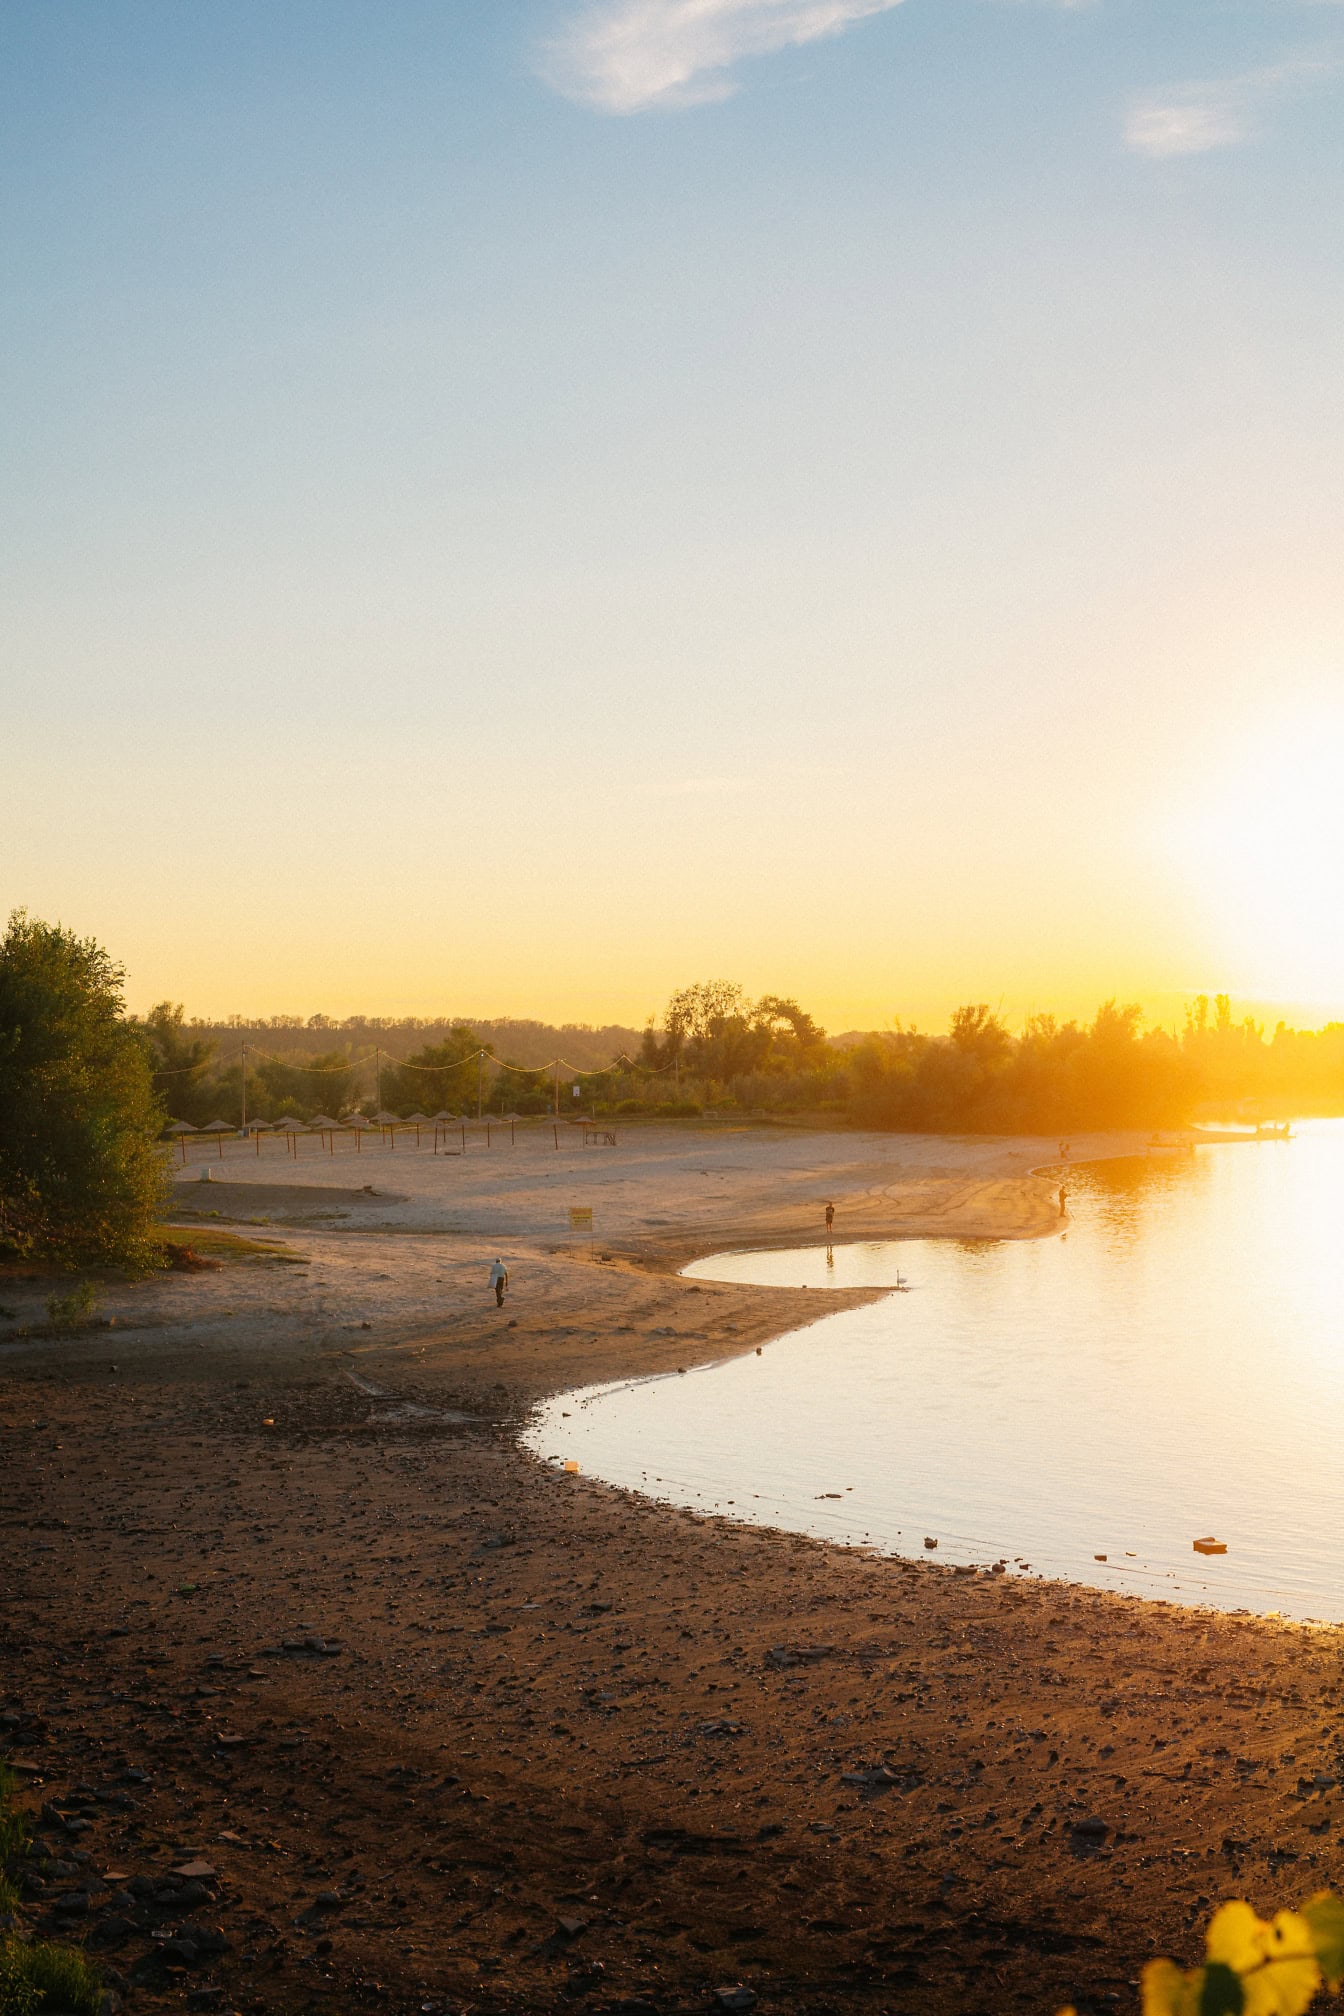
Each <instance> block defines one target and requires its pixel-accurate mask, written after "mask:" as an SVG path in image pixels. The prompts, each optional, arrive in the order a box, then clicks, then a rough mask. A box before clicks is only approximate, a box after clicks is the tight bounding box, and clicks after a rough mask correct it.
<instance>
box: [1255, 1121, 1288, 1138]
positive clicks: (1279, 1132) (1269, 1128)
mask: <svg viewBox="0 0 1344 2016" xmlns="http://www.w3.org/2000/svg"><path fill="white" fill-rule="evenodd" d="M1255 1138H1256V1140H1257V1141H1291V1140H1292V1138H1293V1130H1292V1127H1291V1126H1290V1125H1289V1123H1288V1121H1286V1120H1284V1121H1281V1122H1279V1123H1278V1124H1275V1123H1274V1122H1273V1121H1270V1122H1268V1123H1266V1122H1264V1121H1260V1122H1258V1123H1257V1125H1256V1129H1255Z"/></svg>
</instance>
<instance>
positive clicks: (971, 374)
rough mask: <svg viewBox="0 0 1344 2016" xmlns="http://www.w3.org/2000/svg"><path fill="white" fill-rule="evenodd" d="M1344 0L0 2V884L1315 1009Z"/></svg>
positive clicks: (596, 962)
mask: <svg viewBox="0 0 1344 2016" xmlns="http://www.w3.org/2000/svg"><path fill="white" fill-rule="evenodd" d="M1342 166H1344V5H1340V4H1337V0H1151V4H1150V0H1091V4H1049V0H1041V4H1033V0H591V4H587V0H489V4H481V0H359V4H356V0H285V4H284V5H283V6H276V5H275V4H274V0H193V4H192V5H191V6H190V7H183V6H182V5H181V4H180V0H6V5H5V6H4V8H3V9H0V605H2V606H3V608H4V611H5V615H4V621H3V623H2V624H0V722H2V723H3V760H2V764H0V906H3V909H4V910H5V911H8V910H9V909H11V908H13V907H15V906H19V905H22V906H25V907H26V908H27V909H28V910H29V911H30V912H31V913H32V914H34V915H36V916H39V917H44V918H48V919H50V920H53V921H56V920H59V921H60V922H62V923H64V924H66V925H68V926H70V927H71V928H73V929H75V930H77V931H78V932H80V933H81V934H92V935H94V936H96V937H97V938H98V939H100V940H101V941H102V942H103V943H105V944H106V945H107V946H108V947H109V948H110V950H111V951H112V952H113V953H114V955H115V956H116V957H117V958H118V959H120V960H121V961H123V962H124V964H125V966H126V969H127V990H128V998H129V1000H130V1002H131V1004H132V1005H133V1006H134V1007H137V1008H144V1007H147V1006H148V1005H150V1004H151V1003H152V1002H154V1001H157V1000H160V999H163V998H171V999H174V1000H181V1001H183V1002H184V1003H185V1004H186V1007H187V1010H188V1012H189V1013H196V1014H201V1015H210V1014H226V1013H229V1012H239V1013H247V1014H261V1013H279V1012H293V1013H304V1014H307V1013H313V1012H323V1013H326V1014H331V1015H341V1014H345V1013H351V1012H362V1013H367V1014H375V1013H384V1014H425V1015H435V1014H440V1013H444V1012H449V1013H459V1012H475V1013H478V1014H487V1013H489V1014H516V1015H534V1016H539V1017H543V1018H547V1019H557V1020H559V1019H578V1020H590V1021H607V1020H609V1019H624V1020H628V1021H631V1022H633V1023H636V1024H639V1023H642V1022H643V1021H644V1020H645V1019H646V1017H647V1016H649V1015H650V1014H653V1013H655V1012H657V1011H658V1010H659V1009H660V1008H661V1006H662V1004H663V1003H664V1002H665V1001H666V999H667V997H668V996H669V994H670V993H671V992H672V991H673V990H674V989H675V988H677V987H680V986H682V985H685V984H687V983H688V982H690V981H692V980H696V979H703V978H710V977H715V976H720V975H722V976H726V977H729V978H732V979H736V980H739V981H741V982H742V983H743V984H744V985H745V986H746V987H747V989H748V991H749V992H751V993H759V992H765V991H770V992H778V993H784V994H792V995H795V996H797V997H798V998H799V999H801V1000H802V1001H803V1002H804V1003H805V1004H806V1005H807V1006H809V1007H810V1008H811V1009H812V1010H813V1012H814V1013H816V1014H817V1015H818V1016H819V1018H820V1019H821V1020H822V1021H823V1022H824V1023H825V1024H826V1025H827V1026H828V1027H830V1028H832V1029H845V1028H853V1027H869V1026H881V1025H884V1024H889V1023H890V1022H891V1020H892V1019H893V1018H895V1017H900V1018H902V1019H903V1020H904V1021H906V1022H907V1023H908V1022H910V1021H912V1020H913V1021H915V1022H917V1023H918V1024H919V1025H920V1026H925V1027H927V1026H937V1025H938V1023H939V1022H940V1021H941V1020H942V1019H943V1018H944V1017H945V1016H946V1015H947V1014H948V1013H949V1012H950V1010H951V1009H952V1007H953V1006H955V1005H956V1003H957V1002H959V1001H965V1000H985V1001H989V1002H990V1003H992V1004H995V1005H998V1006H1000V1007H1001V1008H1002V1010H1003V1012H1004V1013H1005V1014H1007V1015H1008V1016H1009V1017H1010V1018H1016V1017H1019V1016H1021V1015H1023V1014H1025V1013H1028V1012H1030V1011H1031V1010H1033V1009H1044V1008H1050V1009H1056V1010H1058V1011H1060V1012H1063V1013H1068V1014H1086V1013H1089V1012H1090V1011H1091V1010H1092V1009H1093V1008H1094V1007H1095V1005H1096V1004H1097V1002H1098V1001H1100V1000H1102V999H1103V998H1106V997H1109V996H1112V995H1114V996H1118V997H1120V998H1122V999H1124V1000H1127V1001H1128V1000H1138V1001H1141V1002H1142V1003H1144V1005H1145V1006H1146V1008H1147V1009H1148V1011H1149V1013H1150V1015H1151V1016H1152V1017H1153V1019H1155V1020H1170V1019H1172V1017H1178V1016H1179V1013H1180V1008H1181V1004H1182V1002H1183V1001H1184V1000H1186V999H1187V998H1189V996H1190V995H1192V994H1194V993H1196V992H1200V991H1206V992H1212V991H1217V990H1224V991H1228V992H1231V993H1232V994H1233V995H1234V997H1235V998H1236V999H1237V1000H1238V1001H1239V1002H1245V1003H1248V1004H1255V1005H1257V1006H1259V1007H1261V1008H1262V1009H1263V1010H1264V1011H1265V1012H1268V1013H1270V1014H1271V1015H1272V1014H1277V1013H1280V1012H1283V1013H1287V1014H1288V1015H1289V1016H1290V1019H1297V1020H1302V1021H1314V1020H1320V1019H1324V1018H1325V1017H1327V1016H1331V1015H1344V930H1341V928H1340V926H1341V923H1344V918H1341V908H1342V907H1344V896H1342V895H1341V881H1340V876H1339V866H1340V863H1341V861H1342V860H1344V810H1341V806H1340V802H1339V801H1340V799H1341V797H1344V794H1341V793H1340V791H1339V788H1338V780H1339V778H1340V776H1341V774H1344V680H1342V679H1341V670H1342V668H1344V568H1341V566H1340V564H1339V556H1340V552H1341V547H1342V543H1344V479H1342V478H1341V470H1344V368H1342V364H1341V358H1342V357H1344V351H1342V350H1341V343H1340V335H1339V332H1340V329H1341V327H1344V261H1342V260H1341V252H1342V251H1344V201H1341V195H1342V194H1344V191H1342V190H1341V181H1342V179H1344V178H1342V177H1341V167H1342Z"/></svg>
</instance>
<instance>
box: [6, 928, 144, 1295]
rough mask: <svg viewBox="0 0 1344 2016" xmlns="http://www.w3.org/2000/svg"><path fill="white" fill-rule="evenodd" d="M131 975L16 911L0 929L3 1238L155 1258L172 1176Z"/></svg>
mask: <svg viewBox="0 0 1344 2016" xmlns="http://www.w3.org/2000/svg"><path fill="white" fill-rule="evenodd" d="M122 983H123V975H122V971H121V968H120V967H118V966H115V965H113V963H112V961H111V959H109V957H108V955H107V953H106V952H105V951H104V950H103V949H102V947H101V946H100V945H97V944H95V943H94V941H93V940H92V939H80V938H76V937H75V936H74V934H73V933H72V932H69V931H65V930H62V929H61V928H60V926H59V925H50V924H39V923H36V922H34V921H32V920H31V919H29V918H28V917H27V916H25V914H24V913H23V911H21V910H20V911H16V912H15V914H14V915H13V916H12V917H11V918H10V920H9V928H8V930H7V931H6V933H5V936H4V938H3V939H0V1251H2V1250H6V1249H7V1250H8V1251H10V1252H11V1253H17V1254H19V1255H20V1256H22V1257H24V1258H36V1259H48V1260H54V1261H56V1262H57V1263H58V1264H59V1265H62V1266H80V1265H90V1264H94V1265H97V1264H103V1265H113V1266H125V1267H130V1268H132V1269H137V1270H139V1269H148V1268H150V1267H153V1266H156V1265H158V1264H159V1261H160V1252H159V1247H158V1243H157V1241H156V1239H155V1236H154V1228H155V1225H156V1223H157V1221H158V1219H159V1217H160V1215H161V1213H162V1209H163V1205H164V1201H165V1198H166V1195H167V1188H168V1183H169V1180H170V1176H169V1169H168V1162H167V1158H166V1156H165V1155H164V1152H163V1150H162V1149H161V1148H160V1146H159V1143H158V1135H159V1131H160V1129H161V1127H162V1126H163V1118H164V1116H163V1110H162V1108H161V1107H160V1105H159V1102H158V1100H157V1099H156V1098H155V1096H154V1088H153V1082H152V1078H151V1073H150V1063H149V1058H148V1056H147V1054H146V1047H145V1044H144V1043H143V1041H142V1040H141V1038H140V1036H139V1034H138V1032H137V1031H136V1029H135V1028H134V1026H133V1025H132V1024H131V1023H130V1022H128V1020H127V1018H126V1014H125V1010H124V1006H123V1001H122Z"/></svg>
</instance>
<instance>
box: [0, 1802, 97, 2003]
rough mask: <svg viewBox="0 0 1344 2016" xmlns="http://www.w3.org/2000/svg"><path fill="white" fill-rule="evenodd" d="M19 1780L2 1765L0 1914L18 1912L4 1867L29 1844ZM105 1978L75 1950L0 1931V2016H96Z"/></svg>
mask: <svg viewBox="0 0 1344 2016" xmlns="http://www.w3.org/2000/svg"><path fill="white" fill-rule="evenodd" d="M16 1783H17V1781H16V1779H15V1777H14V1774H13V1772H12V1771H7V1770H6V1769H5V1766H4V1765H3V1764H0V1916H8V1915H9V1914H10V1913H12V1912H14V1911H16V1910H17V1909H18V1904H19V1895H18V1891H17V1890H16V1889H15V1886H14V1884H13V1882H12V1881H11V1879H10V1877H9V1876H8V1875H7V1874H6V1870H5V1865H6V1864H7V1863H9V1862H12V1861H14V1860H16V1859H17V1858H18V1856H19V1855H21V1854H22V1852H23V1850H24V1848H25V1847H26V1846H27V1844H28V1822H27V1820H26V1819H25V1818H24V1815H23V1814H22V1813H21V1812H20V1811H19V1809H18V1807H17V1806H16V1805H15V1804H14V1792H15V1786H16ZM102 1999H103V1982H102V1976H101V1975H100V1974H99V1972H98V1970H97V1968H96V1967H95V1966H94V1965H93V1964H92V1962H91V1961H89V1960H86V1959H85V1957H84V1955H83V1954H82V1953H81V1952H79V1951H78V1950H77V1948H75V1947H73V1946H54V1945H52V1944H51V1943H50V1942H49V1941H48V1940H45V1939H35V1940H34V1941H33V1942H32V1944H31V1945H30V1944H28V1943H27V1942H26V1941H25V1940H22V1939H15V1938H13V1937H10V1936H8V1935H6V1934H4V1933H0V2016H41V2012H42V2011H43V2010H45V2009H51V2010H56V2009H62V2010H70V2011H72V2012H73V2016H97V2011H98V2005H99V2003H100V2002H101V2001H102Z"/></svg>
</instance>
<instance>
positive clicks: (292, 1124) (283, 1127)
mask: <svg viewBox="0 0 1344 2016" xmlns="http://www.w3.org/2000/svg"><path fill="white" fill-rule="evenodd" d="M275 1131H276V1133H277V1134H283V1135H284V1136H285V1138H286V1140H287V1141H288V1143H289V1152H290V1154H291V1155H293V1156H294V1157H295V1158H296V1159H297V1157H298V1152H299V1149H298V1139H297V1137H298V1136H299V1135H300V1134H306V1133H307V1132H308V1129H307V1127H306V1126H305V1124H304V1122H303V1121H302V1120H294V1119H291V1117H290V1116H289V1114H286V1115H285V1117H284V1119H283V1120H277V1121H276V1123H275Z"/></svg>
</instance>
